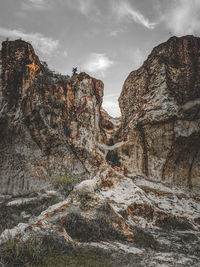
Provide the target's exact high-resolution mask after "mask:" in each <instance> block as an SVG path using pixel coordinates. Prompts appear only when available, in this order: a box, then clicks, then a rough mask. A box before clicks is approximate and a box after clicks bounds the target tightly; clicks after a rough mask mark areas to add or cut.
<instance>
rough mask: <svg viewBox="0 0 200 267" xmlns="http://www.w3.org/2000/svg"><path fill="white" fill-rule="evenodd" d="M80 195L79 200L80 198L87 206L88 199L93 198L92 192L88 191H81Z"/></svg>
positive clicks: (82, 203)
mask: <svg viewBox="0 0 200 267" xmlns="http://www.w3.org/2000/svg"><path fill="white" fill-rule="evenodd" d="M78 197H79V200H80V202H81V205H82V206H86V204H87V202H88V200H90V199H91V198H92V197H91V195H90V192H88V191H84V192H80V193H79V195H78Z"/></svg>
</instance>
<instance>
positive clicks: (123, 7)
mask: <svg viewBox="0 0 200 267" xmlns="http://www.w3.org/2000/svg"><path fill="white" fill-rule="evenodd" d="M113 11H114V13H115V14H117V16H118V18H119V19H124V18H129V19H131V20H133V21H134V22H136V23H138V24H141V25H143V26H144V27H146V28H148V29H154V28H155V26H156V23H154V22H153V23H152V22H150V21H149V19H148V18H146V17H145V16H144V15H143V14H142V13H140V11H138V10H136V9H134V8H133V7H132V6H131V5H130V3H129V2H127V1H114V2H113Z"/></svg>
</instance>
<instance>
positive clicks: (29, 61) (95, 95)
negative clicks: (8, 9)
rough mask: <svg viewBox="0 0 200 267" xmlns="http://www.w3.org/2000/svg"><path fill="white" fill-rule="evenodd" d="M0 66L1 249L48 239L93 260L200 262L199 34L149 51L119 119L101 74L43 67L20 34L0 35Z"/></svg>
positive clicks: (127, 88) (130, 82) (130, 81)
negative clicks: (110, 109)
mask: <svg viewBox="0 0 200 267" xmlns="http://www.w3.org/2000/svg"><path fill="white" fill-rule="evenodd" d="M0 73H1V79H0V194H1V195H0V205H1V207H0V208H1V210H2V215H1V218H0V219H1V220H2V226H1V229H0V230H1V235H0V244H1V246H2V247H3V248H2V251H3V249H4V245H5V243H6V242H7V241H8V240H9V238H10V237H12V238H16V239H17V240H18V242H20V241H21V240H23V241H24V240H25V241H26V240H28V239H29V238H30V236H33V235H34V236H37V238H38V239H39V240H41V238H42V237H46V236H48V237H52V238H54V239H56V240H59V242H61V243H62V244H65V246H66V247H68V246H69V247H71V246H72V247H73V248H74V247H76V248H79V249H83V248H86V247H87V248H89V249H98V250H100V251H103V252H102V253H107V254H106V255H107V257H108V258H109V260H110V262H109V263H108V264H107V265H106V263H105V265H97V266H116V265H114V264H115V263H114V262H115V261H117V262H118V265H117V266H136V265H134V262H135V263H136V264H138V265H137V266H199V263H200V232H199V230H200V194H199V189H200V38H198V37H194V36H184V37H180V38H178V37H171V38H170V39H169V40H168V41H167V42H165V43H162V44H160V45H158V46H157V47H155V48H154V49H153V51H152V52H151V54H150V55H149V56H148V58H147V59H146V61H145V62H144V64H143V65H142V66H141V67H140V68H139V69H138V70H135V71H133V72H131V73H130V74H129V76H128V77H127V79H126V81H125V82H124V85H123V89H122V92H121V95H120V97H119V105H120V109H121V114H122V116H121V117H120V118H112V117H111V116H110V115H109V114H108V113H107V112H106V111H105V110H104V109H103V108H102V102H103V94H104V92H103V89H104V85H103V82H102V81H100V80H97V79H95V78H93V77H90V76H89V75H88V74H87V73H84V72H82V73H79V74H78V73H74V74H73V75H72V76H71V77H70V76H64V75H61V74H57V73H55V72H53V71H51V70H50V69H49V68H48V66H47V65H46V63H45V62H41V61H40V59H39V58H38V56H37V55H36V54H35V52H34V49H33V47H32V46H31V44H30V43H27V42H25V41H23V40H16V41H5V42H3V43H2V49H1V51H0ZM65 176H66V177H68V180H67V183H68V184H67V185H68V186H69V187H70V186H71V187H70V190H69V192H68V193H67V194H66V192H65V194H63V192H61V190H59V189H60V188H61V187H62V185H58V181H59V179H60V177H65ZM55 185H58V186H57V188H56V189H55ZM57 189H58V190H57ZM62 189H63V188H62ZM20 205H23V206H21V208H20ZM15 208H16V210H19V214H18V220H17V222H16V223H15V222H14V217H12V216H10V215H9V216H10V217H9V216H8V217H9V218H8V220H7V221H6V219H5V218H4V215H3V214H4V212H5V214H6V211H7V212H8V213H9V212H11V213H12V212H13V213H14V209H15ZM6 216H7V215H6ZM9 220H11V221H12V223H11V224H10V221H9ZM7 224H8V226H9V227H7V226H6V225H7ZM38 242H39V241H38ZM116 255H117V256H116ZM174 262H176V263H177V264H176V265H173V264H174ZM109 264H110V265H109ZM164 264H166V265H164ZM5 266H7V265H5ZM8 266H12V265H8ZM21 266H22V265H21ZM23 266H25V265H23ZM31 266H32V265H31ZM43 266H46V265H43ZM59 266H61V265H59ZM62 266H65V265H62ZM66 266H68V265H66ZM74 266H76V265H74Z"/></svg>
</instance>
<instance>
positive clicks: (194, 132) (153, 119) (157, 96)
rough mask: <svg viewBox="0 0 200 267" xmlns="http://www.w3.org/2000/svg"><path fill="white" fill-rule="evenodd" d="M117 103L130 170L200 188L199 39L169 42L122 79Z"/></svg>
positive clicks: (125, 154)
mask: <svg viewBox="0 0 200 267" xmlns="http://www.w3.org/2000/svg"><path fill="white" fill-rule="evenodd" d="M119 104H120V108H121V112H122V126H121V136H123V138H124V139H125V140H127V142H126V144H125V146H124V147H123V148H122V150H121V153H122V157H124V164H125V166H126V167H127V168H128V169H129V171H134V172H138V173H143V174H145V175H146V176H148V177H150V178H153V179H162V180H163V181H168V182H170V183H173V184H179V185H187V186H190V187H192V186H197V185H198V186H199V185H200V179H199V177H200V38H195V37H193V36H185V37H182V38H177V37H172V38H170V39H169V40H168V41H167V42H166V43H163V44H161V45H159V46H157V47H156V48H154V49H153V51H152V53H151V54H150V56H149V57H148V59H147V60H146V61H145V62H144V64H143V66H142V67H141V68H140V69H138V70H137V71H133V72H131V73H130V75H129V76H128V78H127V79H126V81H125V83H124V86H123V90H122V93H121V96H120V98H119Z"/></svg>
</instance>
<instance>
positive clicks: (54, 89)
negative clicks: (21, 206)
mask: <svg viewBox="0 0 200 267" xmlns="http://www.w3.org/2000/svg"><path fill="white" fill-rule="evenodd" d="M0 63H1V78H2V79H1V84H0V85H1V87H0V128H1V131H0V151H1V152H0V162H1V164H0V177H1V179H0V192H3V193H12V194H15V193H16V194H17V193H23V192H26V191H30V190H38V188H39V189H41V187H42V186H43V185H45V184H46V183H47V182H49V181H50V180H52V179H53V178H56V177H59V176H60V175H61V173H64V172H72V173H75V174H77V175H80V176H82V175H84V176H86V177H87V175H88V173H89V171H90V169H91V168H94V169H95V168H96V167H97V166H98V165H99V161H100V160H101V157H100V156H99V157H98V155H97V153H96V146H97V143H98V140H99V138H100V137H99V136H100V127H99V121H100V106H101V104H102V97H103V83H102V82H101V81H98V80H96V79H94V78H91V77H90V76H89V75H87V74H85V73H81V74H79V75H74V76H73V77H72V78H71V79H64V78H62V77H59V79H57V77H55V75H54V74H53V73H52V72H51V71H50V70H48V69H47V67H45V66H43V65H42V64H41V63H40V61H39V59H38V57H37V56H36V55H35V52H34V50H33V48H32V46H31V45H30V44H28V43H26V42H24V41H22V40H17V41H14V42H3V44H2V51H1V62H0ZM61 78H62V79H61Z"/></svg>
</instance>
